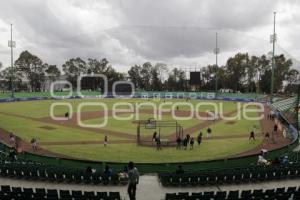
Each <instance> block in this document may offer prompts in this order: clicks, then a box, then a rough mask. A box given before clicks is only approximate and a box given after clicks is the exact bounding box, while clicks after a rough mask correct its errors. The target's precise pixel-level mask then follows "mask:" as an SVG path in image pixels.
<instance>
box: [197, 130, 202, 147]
mask: <svg viewBox="0 0 300 200" xmlns="http://www.w3.org/2000/svg"><path fill="white" fill-rule="evenodd" d="M197 142H198V146H199V145H200V144H201V142H202V132H201V131H200V133H199V135H198V137H197Z"/></svg>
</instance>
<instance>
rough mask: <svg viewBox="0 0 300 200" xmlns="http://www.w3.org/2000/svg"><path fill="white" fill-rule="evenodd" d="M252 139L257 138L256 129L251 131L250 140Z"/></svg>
mask: <svg viewBox="0 0 300 200" xmlns="http://www.w3.org/2000/svg"><path fill="white" fill-rule="evenodd" d="M251 139H253V140H255V135H254V131H251V132H250V136H249V140H251Z"/></svg>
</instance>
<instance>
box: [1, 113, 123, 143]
mask: <svg viewBox="0 0 300 200" xmlns="http://www.w3.org/2000/svg"><path fill="white" fill-rule="evenodd" d="M43 126H51V127H53V128H55V129H54V130H46V129H44V128H41V127H43ZM0 127H1V128H3V129H5V130H7V131H10V132H13V133H14V134H15V135H17V136H18V137H20V138H22V139H23V140H25V141H28V142H30V140H31V139H32V138H33V137H34V138H36V139H37V141H38V142H68V141H103V138H104V133H103V132H101V131H99V133H95V132H90V131H85V130H81V129H76V128H69V127H65V126H58V125H53V124H47V123H42V122H37V121H33V120H30V119H23V118H19V117H11V116H6V115H2V114H0ZM110 139H111V140H119V139H122V138H119V137H116V136H110Z"/></svg>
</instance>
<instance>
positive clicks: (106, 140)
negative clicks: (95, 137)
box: [104, 135, 108, 147]
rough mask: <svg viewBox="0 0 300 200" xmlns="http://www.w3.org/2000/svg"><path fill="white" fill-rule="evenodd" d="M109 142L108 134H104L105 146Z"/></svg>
mask: <svg viewBox="0 0 300 200" xmlns="http://www.w3.org/2000/svg"><path fill="white" fill-rule="evenodd" d="M107 144H108V137H107V135H105V136H104V147H106V146H107Z"/></svg>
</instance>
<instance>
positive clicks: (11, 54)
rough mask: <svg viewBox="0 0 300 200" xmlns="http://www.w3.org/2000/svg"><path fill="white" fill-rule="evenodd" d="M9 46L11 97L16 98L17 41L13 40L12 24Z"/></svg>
mask: <svg viewBox="0 0 300 200" xmlns="http://www.w3.org/2000/svg"><path fill="white" fill-rule="evenodd" d="M8 47H10V61H11V69H12V70H11V98H14V80H13V79H14V78H13V77H14V74H13V73H14V68H13V67H14V56H13V55H14V54H13V48H15V47H16V42H15V41H13V35H12V24H10V40H8Z"/></svg>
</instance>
